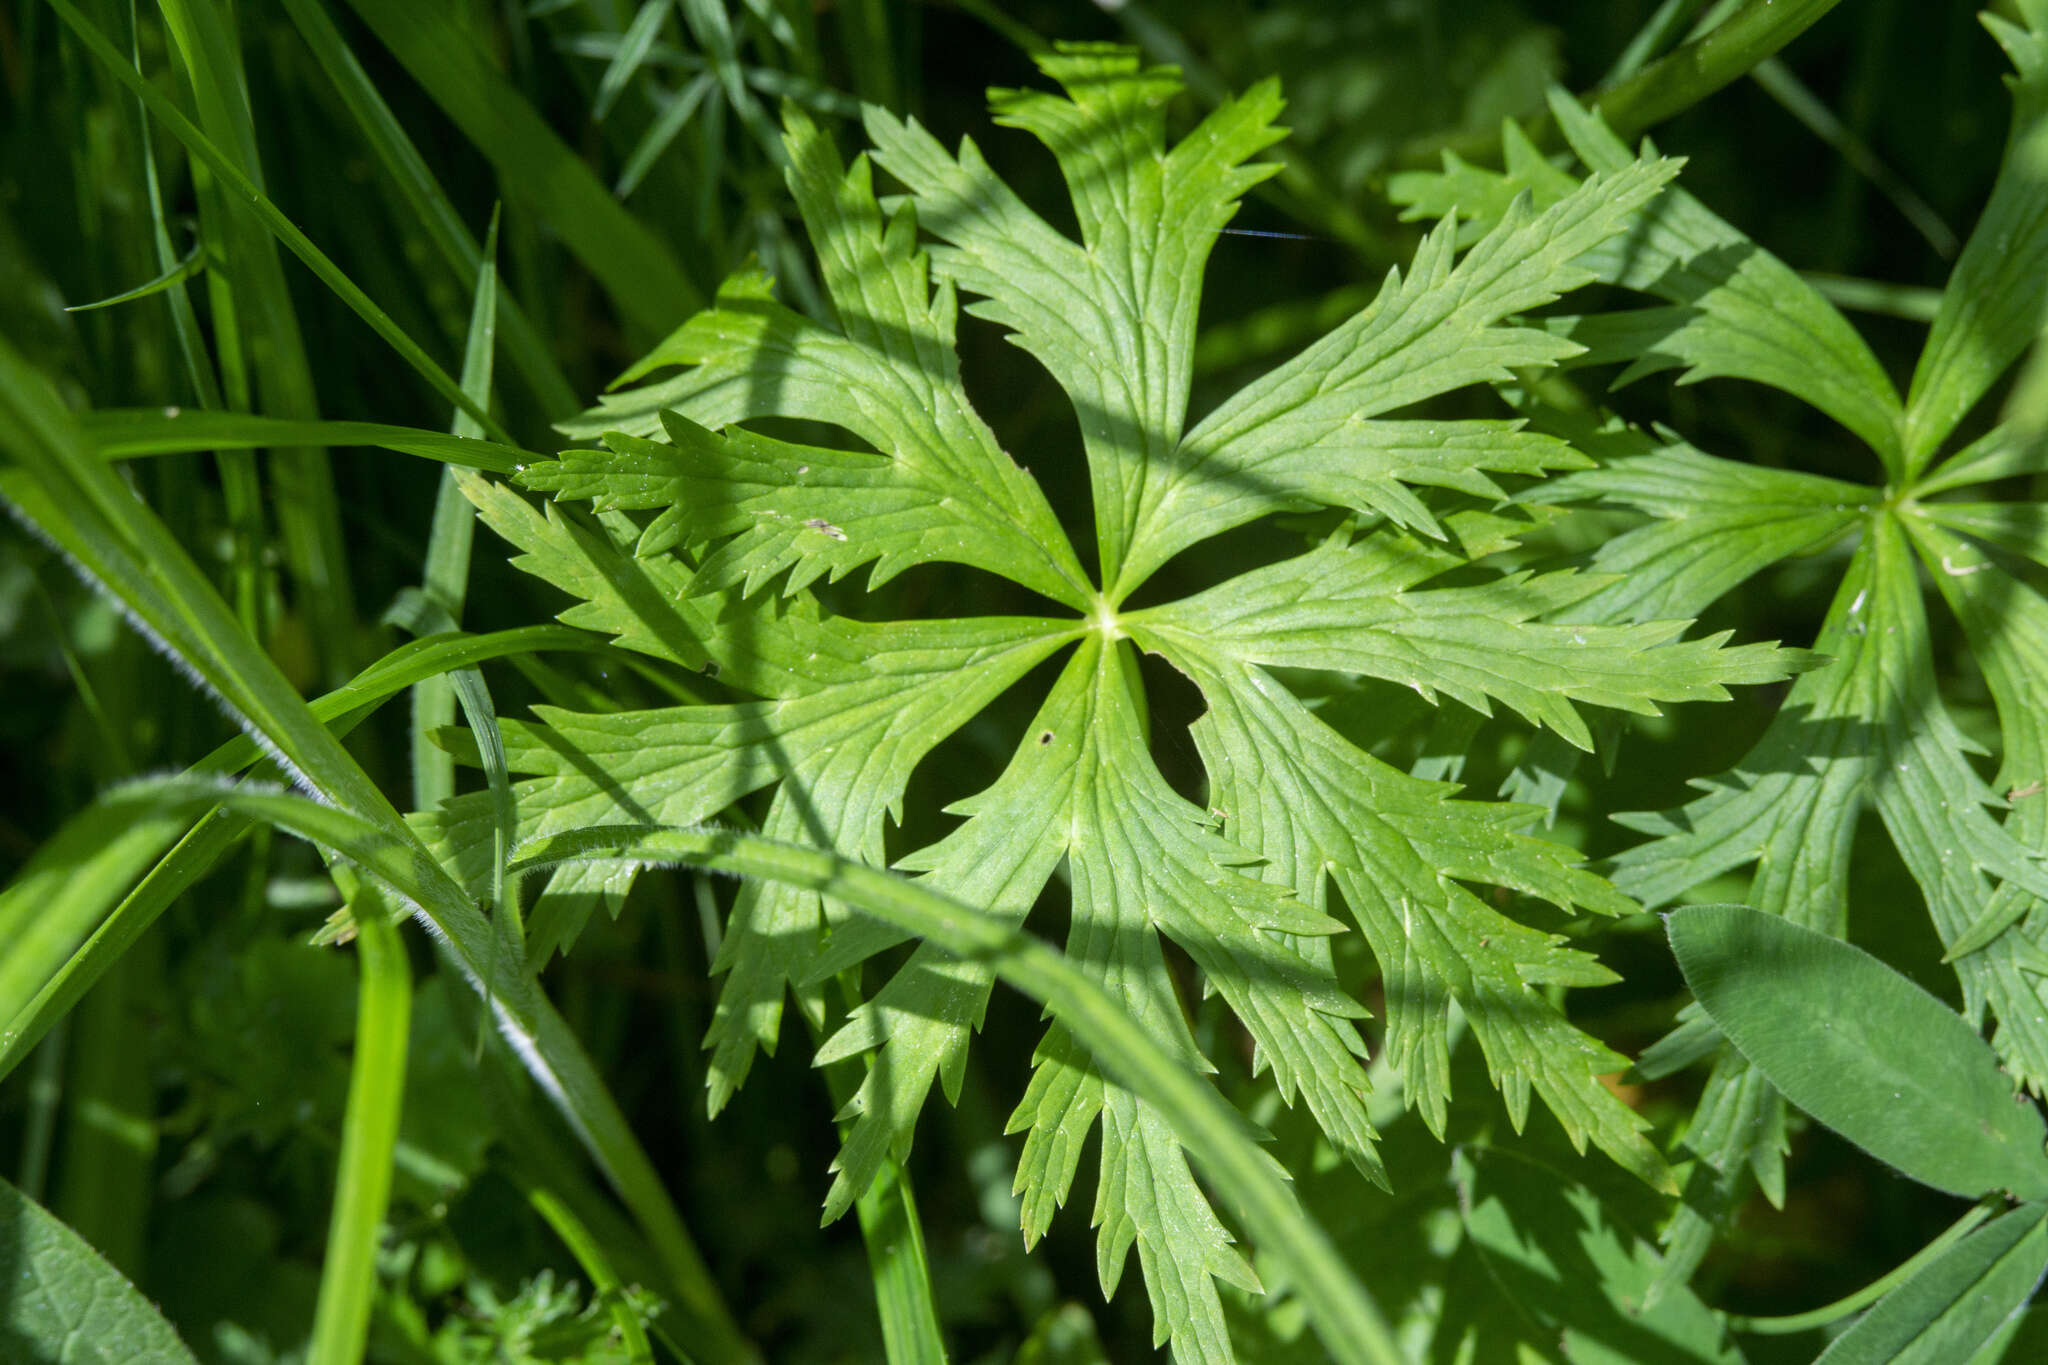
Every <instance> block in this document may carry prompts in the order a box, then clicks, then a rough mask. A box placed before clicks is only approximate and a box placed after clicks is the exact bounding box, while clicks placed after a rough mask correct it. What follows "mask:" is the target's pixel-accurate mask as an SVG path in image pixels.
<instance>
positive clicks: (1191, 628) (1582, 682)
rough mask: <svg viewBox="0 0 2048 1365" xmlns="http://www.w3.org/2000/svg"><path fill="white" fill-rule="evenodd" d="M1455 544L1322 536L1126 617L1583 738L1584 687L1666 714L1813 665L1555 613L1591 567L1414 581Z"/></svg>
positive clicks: (1182, 637)
mask: <svg viewBox="0 0 2048 1365" xmlns="http://www.w3.org/2000/svg"><path fill="white" fill-rule="evenodd" d="M1456 563H1457V560H1456V559H1454V558H1453V557H1452V556H1450V555H1447V554H1443V553H1440V552H1436V551H1432V550H1430V549H1429V548H1427V547H1425V546H1423V545H1421V544H1419V543H1417V542H1414V541H1409V540H1405V539H1400V538H1396V537H1393V536H1385V535H1382V536H1374V537H1371V538H1369V539H1368V540H1366V541H1364V542H1362V543H1359V544H1347V543H1345V542H1344V541H1343V539H1341V538H1333V539H1331V540H1328V541H1325V542H1324V543H1323V544H1322V545H1320V546H1318V547H1317V548H1315V549H1313V550H1310V551H1309V552H1308V553H1307V554H1304V555H1300V556H1298V557H1296V558H1294V559H1290V560H1285V561H1283V562H1281V563H1279V564H1276V565H1273V566H1271V567H1270V568H1266V569H1255V570H1253V571H1251V572H1249V573H1245V574H1241V575H1239V576H1238V577H1237V578H1234V579H1232V580H1231V581H1230V582H1228V583H1225V584H1223V585H1222V586H1220V587H1217V588H1212V589H1210V590H1209V591H1207V592H1205V593H1201V594H1199V595H1197V596H1195V597H1190V598H1186V599H1184V600H1183V601H1180V602H1176V603H1174V604H1172V605H1170V606H1165V607H1154V608H1149V609H1147V610H1145V611H1141V612H1133V613H1130V614H1129V615H1127V616H1126V617H1125V618H1124V619H1125V621H1126V623H1127V624H1128V626H1129V627H1130V628H1131V629H1133V630H1134V631H1136V630H1142V631H1143V632H1145V634H1146V637H1147V638H1148V639H1154V640H1157V641H1158V642H1159V644H1158V645H1157V646H1156V647H1159V648H1162V649H1163V648H1174V649H1178V650H1181V651H1186V652H1206V653H1209V654H1211V655H1212V656H1220V657H1227V658H1230V659H1234V660H1237V661H1240V662H1243V663H1256V664H1262V665H1266V666H1269V667H1275V666H1277V667H1284V668H1314V669H1328V670H1332V671H1339V672H1347V673H1362V674H1366V675H1368V676H1372V677H1379V678H1385V679H1387V680H1388V681H1390V682H1397V683H1401V684H1404V685H1406V686H1409V687H1413V688H1415V689H1416V690H1417V691H1419V692H1421V693H1422V694H1423V695H1424V696H1425V697H1432V696H1433V695H1434V694H1435V693H1437V692H1443V693H1444V694H1446V695H1448V696H1451V697H1454V698H1456V699H1457V700H1458V701H1461V702H1463V703H1464V704H1465V705H1467V706H1469V707H1471V708H1472V709H1473V710H1475V711H1478V712H1479V713H1480V714H1482V715H1489V714H1491V702H1492V701H1495V700H1497V701H1500V702H1503V703H1505V704H1506V705H1507V706H1509V707H1511V708H1513V709H1514V710H1515V711H1516V712H1517V713H1519V714H1520V715H1522V716H1524V717H1526V718H1528V719H1529V720H1531V721H1534V722H1536V723H1537V724H1540V725H1545V726H1548V727H1549V728H1551V729H1552V730H1555V731H1557V733H1558V734H1560V735H1562V736H1563V737H1564V738H1565V739H1567V740H1569V741H1571V742H1572V743H1573V744H1574V745H1576V746H1578V747H1579V748H1581V749H1585V750H1589V751H1590V750H1591V748H1592V747H1593V741H1592V736H1591V734H1590V733H1589V732H1588V731H1587V729H1586V724H1585V721H1584V720H1583V719H1582V718H1581V717H1580V716H1579V714H1578V712H1577V711H1576V710H1575V709H1574V707H1573V703H1574V702H1589V703H1592V704H1594V705H1598V706H1608V707H1614V708H1617V709H1620V710H1625V711H1633V712H1637V713H1639V714H1643V715H1656V714H1657V713H1658V712H1657V703H1658V702H1660V701H1720V700H1724V699H1725V698H1726V697H1727V695H1728V693H1727V690H1726V688H1725V686H1724V684H1730V683H1761V682H1775V681H1778V680H1779V679H1782V678H1784V677H1786V676H1788V675H1789V674H1790V673H1792V672H1794V671H1796V670H1799V669H1803V668H1808V667H1811V666H1812V665H1813V662H1814V661H1813V660H1812V659H1811V658H1810V657H1809V656H1807V655H1805V654H1803V653H1802V652H1800V651H1795V650H1784V649H1779V648H1777V647H1776V646H1773V645H1741V646H1738V647H1736V648H1733V649H1724V648H1722V643H1723V641H1725V640H1726V639H1727V638H1728V636H1727V634H1726V633H1723V634H1721V635H1716V636H1711V637H1708V638H1706V639H1703V640H1696V641H1687V642H1681V643H1672V641H1674V640H1675V639H1676V637H1677V636H1678V635H1679V634H1681V633H1682V632H1683V631H1684V630H1685V628H1686V626H1687V625H1689V624H1691V623H1690V622H1687V621H1650V622H1643V623H1640V624H1635V625H1626V626H1599V625H1578V624H1570V623H1558V624H1552V623H1548V622H1539V621H1536V620H1534V619H1533V618H1536V617H1539V616H1546V615H1553V614H1556V613H1559V612H1560V611H1562V610H1563V609H1565V608H1568V607H1571V606H1574V605H1575V604H1577V603H1578V602H1580V601H1582V600H1583V599H1584V598H1585V597H1586V595H1587V594H1589V593H1590V592H1592V591H1593V590H1594V589H1596V588H1598V587H1600V586H1602V580H1600V579H1598V578H1594V577H1592V576H1590V575H1582V574H1572V573H1556V574H1545V575H1542V576H1540V577H1530V576H1527V575H1519V574H1518V575H1514V576H1512V577H1508V578H1503V579H1499V580H1497V581H1495V582H1493V583H1488V584H1484V585H1482V586H1478V587H1470V588H1436V589H1425V590H1422V591H1411V589H1413V588H1414V586H1415V585H1416V584H1418V583H1420V582H1422V581H1423V580H1425V579H1428V578H1431V577H1434V576H1435V575H1436V574H1439V573H1441V572H1443V571H1444V570H1445V569H1447V568H1450V567H1452V566H1453V565H1454V564H1456Z"/></svg>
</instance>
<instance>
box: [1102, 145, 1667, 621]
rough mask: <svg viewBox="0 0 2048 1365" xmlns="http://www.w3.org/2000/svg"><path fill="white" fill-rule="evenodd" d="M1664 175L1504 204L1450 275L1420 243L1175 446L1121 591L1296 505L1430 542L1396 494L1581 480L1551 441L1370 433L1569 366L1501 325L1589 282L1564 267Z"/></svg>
mask: <svg viewBox="0 0 2048 1365" xmlns="http://www.w3.org/2000/svg"><path fill="white" fill-rule="evenodd" d="M1678 167H1679V163H1677V162H1675V161H1643V162H1635V163H1631V164H1629V165H1627V166H1626V167H1625V168H1623V169H1621V170H1619V171H1616V172H1615V173H1614V174H1611V175H1607V174H1602V175H1596V176H1594V177H1593V178H1592V179H1591V180H1589V181H1588V182H1587V183H1586V184H1585V185H1584V186H1583V187H1581V188H1580V189H1578V190H1576V191H1574V192H1573V193H1572V194H1570V195H1567V196H1566V197H1565V198H1563V199H1561V200H1559V201H1558V202H1557V203H1555V204H1553V205H1551V206H1550V207H1548V208H1546V209H1545V210H1543V211H1542V212H1541V213H1536V212H1534V211H1532V210H1531V209H1530V207H1529V205H1528V204H1527V203H1526V202H1525V201H1521V200H1517V201H1516V202H1515V203H1514V204H1513V205H1511V206H1510V208H1509V210H1508V212H1507V214H1506V216H1505V217H1504V218H1503V220H1502V222H1501V223H1500V225H1499V227H1498V228H1496V229H1495V230H1494V231H1493V232H1491V233H1489V234H1488V235H1487V237H1486V238H1485V239H1484V240H1483V241H1482V242H1481V243H1480V244H1479V245H1478V246H1475V247H1474V248H1473V249H1472V250H1471V251H1470V252H1468V253H1466V255H1465V256H1464V258H1463V259H1461V260H1459V261H1457V262H1456V264H1455V265H1454V264H1453V262H1452V248H1453V235H1454V231H1455V229H1454V227H1453V226H1451V225H1446V226H1444V227H1443V228H1441V229H1439V230H1438V231H1437V232H1435V233H1432V234H1431V235H1430V237H1429V238H1428V240H1427V241H1425V242H1424V244H1423V247H1422V249H1421V251H1420V252H1419V253H1418V254H1417V256H1416V258H1415V262H1414V265H1413V266H1412V268H1411V269H1410V271H1409V273H1408V275H1407V277H1406V278H1405V279H1404V278H1403V277H1402V276H1401V275H1400V274H1399V273H1398V272H1397V273H1395V274H1393V275H1391V276H1390V277H1389V278H1388V281H1387V284H1386V286H1385V288H1384V289H1383V290H1382V291H1381V294H1380V297H1379V298H1378V299H1376V300H1375V301H1374V302H1373V304H1372V305H1371V306H1369V307H1368V308H1366V309H1365V310H1364V311H1363V312H1361V313H1359V314H1358V316H1357V317H1355V318H1353V319H1352V320H1351V321H1350V322H1348V323H1346V324H1344V325H1343V326H1341V327H1339V328H1337V329H1336V330H1335V331H1333V332H1331V333H1330V334H1329V335H1328V336H1327V337H1325V338H1324V339H1323V340H1321V341H1318V342H1316V343H1315V344H1313V345H1311V346H1309V347H1308V348H1307V349H1305V350H1304V351H1302V353H1301V354H1300V355H1298V356H1296V357H1295V358H1294V359H1293V360H1291V361H1289V362H1287V363H1286V364H1284V365H1282V366H1280V367H1279V368H1278V369H1276V370H1275V371H1273V372H1272V373H1271V374H1269V375H1267V376H1265V377H1264V378H1263V379H1261V380H1259V381H1258V382H1256V383H1254V384H1252V385H1250V386H1248V387H1246V388H1245V389H1243V390H1242V391H1240V392H1239V393H1238V394H1237V395H1236V396H1235V397H1233V398H1231V399H1229V400H1226V401H1225V402H1224V403H1223V404H1222V405H1221V406H1219V407H1218V408H1217V409H1216V411H1215V412H1213V413H1211V414H1210V415H1209V416H1208V417H1207V418H1206V419H1204V420H1203V422H1202V423H1201V425H1200V426H1198V427H1197V428H1196V429H1195V430H1194V431H1192V432H1190V433H1188V435H1187V438H1186V439H1185V440H1184V441H1182V442H1181V444H1180V447H1179V449H1178V450H1177V451H1176V452H1175V453H1174V455H1173V458H1172V461H1171V463H1170V464H1169V465H1168V466H1166V468H1165V469H1164V470H1163V471H1162V472H1161V473H1160V474H1159V475H1157V476H1155V479H1156V481H1157V484H1158V487H1156V489H1155V490H1153V491H1151V494H1150V496H1149V497H1148V498H1147V500H1146V505H1145V507H1144V510H1143V520H1142V521H1141V523H1140V528H1139V531H1138V533H1137V536H1136V537H1135V538H1136V540H1137V541H1138V543H1139V545H1140V547H1141V548H1140V550H1139V551H1137V552H1135V553H1134V554H1133V556H1132V568H1131V570H1130V572H1129V573H1128V574H1127V575H1126V581H1127V582H1130V583H1133V584H1135V582H1136V581H1137V580H1139V579H1141V578H1142V577H1143V575H1144V573H1146V572H1149V571H1150V569H1152V568H1153V567H1156V566H1157V565H1158V564H1160V563H1163V562H1165V560H1166V559H1167V558H1169V557H1170V556H1172V555H1173V554H1174V553H1176V552H1178V551H1179V550H1182V549H1184V548H1186V547H1187V546H1189V545H1192V544H1195V543H1196V542H1198V541H1200V540H1201V539H1203V538H1205V537H1207V536H1211V535H1215V534H1218V533H1219V532H1222V531H1225V530H1229V529H1230V528H1231V527H1233V526H1238V525H1242V524H1243V523H1244V522H1246V521H1249V520H1251V519H1252V518H1254V517H1256V516H1259V515H1261V514H1263V513H1266V512H1271V511H1278V510H1284V509H1287V508H1290V507H1294V506H1299V505H1301V504H1302V503H1303V502H1304V501H1313V502H1324V503H1329V504H1332V505H1335V506H1340V507H1356V508H1359V509H1360V510H1369V511H1377V512H1381V513H1383V514H1384V515H1386V516H1388V517H1389V518H1391V519H1392V520H1393V521H1394V522H1396V524H1399V525H1405V526H1409V527H1411V528H1414V529H1417V530H1422V531H1426V532H1429V533H1431V534H1438V535H1440V534H1441V532H1440V531H1438V529H1437V526H1436V522H1435V519H1434V518H1433V517H1432V516H1431V515H1430V514H1429V512H1428V510H1427V508H1426V507H1424V505H1423V504H1422V503H1421V502H1420V501H1419V500H1418V499H1417V498H1416V497H1415V496H1414V494H1413V493H1410V492H1408V491H1407V490H1406V489H1404V488H1403V487H1402V484H1403V483H1413V484H1425V485H1435V486H1439V487H1445V488H1454V489H1459V490H1461V491H1464V492H1468V493H1476V494H1479V495H1481V496H1499V495H1500V489H1499V487H1498V485H1497V484H1495V483H1494V481H1493V480H1492V479H1491V478H1489V477H1488V474H1487V471H1494V472H1513V473H1523V474H1531V473H1539V472H1541V471H1543V470H1546V469H1554V468H1561V467H1562V468H1572V467H1583V464H1584V457H1582V456H1579V455H1577V454H1576V453H1575V452H1573V451H1571V450H1570V449H1569V448H1568V447H1565V446H1563V445H1561V444H1560V443H1559V442H1557V441H1556V440H1555V439H1553V438H1549V437H1543V436H1538V435H1535V434H1531V433H1525V432H1521V431H1519V430H1517V429H1516V428H1515V427H1514V426H1513V425H1511V424H1506V423H1488V422H1455V423H1434V422H1408V421H1375V420H1373V419H1375V418H1378V417H1380V416H1381V415H1382V414H1384V413H1387V412H1390V411H1394V410H1396V409H1399V408H1402V407H1405V406H1407V405H1410V404H1413V403H1417V402H1420V401H1422V400H1424V399H1427V398H1430V397H1434V396H1435V395H1437V394H1440V393H1444V392H1447V391H1449V390H1452V389H1457V388H1462V387H1464V386H1466V385H1469V384H1475V383H1483V382H1488V381H1494V380H1505V379H1507V378H1508V372H1509V370H1510V368H1513V367H1523V366H1535V365H1548V364H1551V363H1554V362H1556V361H1558V360H1560V359H1563V358H1564V357H1565V356H1568V355H1570V354H1572V353H1573V352H1574V350H1576V347H1574V346H1572V345H1570V344H1569V343H1564V342H1560V341H1558V340H1557V339H1555V338H1553V337H1551V336H1549V335H1548V334H1547V333H1545V332H1543V331H1541V330H1539V329H1535V328H1530V327H1517V326H1512V325H1506V324H1505V323H1504V319H1506V318H1508V317H1509V316H1510V315H1512V314H1516V313H1520V312H1524V311H1526V310H1528V309H1532V308H1536V307H1539V306H1541V305H1543V304H1546V303H1549V302H1551V301H1553V300H1554V299H1556V298H1557V297H1558V296H1559V295H1561V294H1563V293H1565V292H1566V291H1568V290H1571V289H1575V288H1578V287H1579V286H1580V285H1583V284H1586V283H1589V282H1590V281H1591V280H1592V278H1593V276H1592V274H1591V272H1589V271H1586V270H1583V269H1580V268H1578V267H1575V266H1573V265H1572V262H1573V261H1574V260H1575V259H1576V258H1577V257H1579V256H1582V255H1583V254H1584V253H1585V252H1587V251H1588V250H1590V249H1592V248H1593V247H1594V246H1596V245H1598V244H1599V243H1600V242H1602V241H1605V240H1606V239H1607V238H1608V237H1609V236H1611V235H1613V234H1614V233H1615V232H1617V231H1619V230H1620V229H1621V227H1622V225H1623V224H1624V223H1625V222H1626V221H1627V219H1628V217H1629V215H1630V213H1631V212H1632V211H1634V210H1636V209H1639V208H1641V207H1642V206H1643V205H1644V204H1645V203H1646V202H1648V201H1649V200H1650V199H1651V198H1652V197H1653V196H1655V195H1656V194H1657V192H1658V191H1659V189H1661V188H1662V187H1663V186H1664V185H1665V184H1666V183H1667V182H1668V181H1669V180H1670V179H1671V178H1672V177H1673V176H1674V175H1676V174H1677V173H1678Z"/></svg>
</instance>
